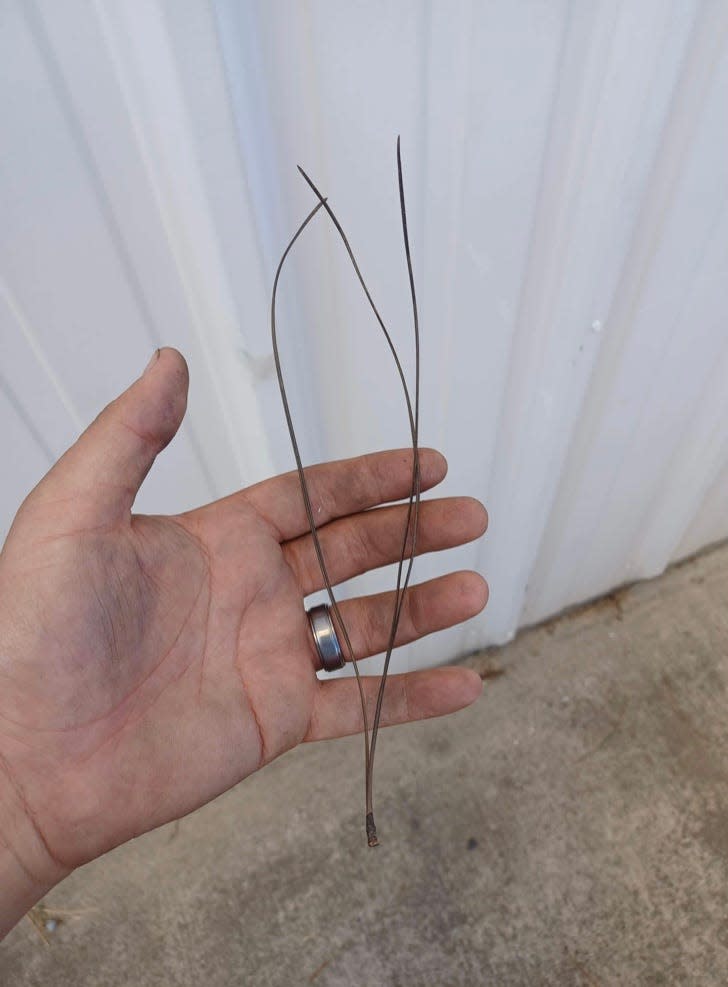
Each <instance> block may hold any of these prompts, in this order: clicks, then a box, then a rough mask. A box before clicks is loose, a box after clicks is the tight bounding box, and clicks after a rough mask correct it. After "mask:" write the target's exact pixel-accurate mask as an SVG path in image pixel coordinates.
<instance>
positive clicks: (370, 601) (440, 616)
mask: <svg viewBox="0 0 728 987" xmlns="http://www.w3.org/2000/svg"><path fill="white" fill-rule="evenodd" d="M395 599H396V593H395V591H394V590H390V591H388V592H386V593H376V594H374V595H373V596H359V597H356V598H355V599H351V600H343V601H342V602H341V603H339V610H340V612H341V616H342V619H343V621H344V623H345V625H346V630H347V632H348V634H349V640H350V641H351V646H352V648H353V651H354V657H355V658H356V660H357V661H358V660H359V659H361V658H369V657H370V656H371V655H378V654H381V653H382V652H384V651H386V650H387V646H388V644H389V636H390V633H391V629H392V616H393V613H394V606H395ZM487 601H488V584H487V583H486V581H485V580H484V579H483V577H482V576H481V575H479V573H477V572H451V573H448V574H447V575H446V576H439V577H438V578H437V579H430V580H428V581H427V582H425V583H419V584H418V585H416V586H411V587H409V588H408V589H407V592H406V593H405V598H404V603H403V605H402V612H401V615H400V621H399V626H398V628H397V638H396V641H395V647H399V646H400V645H402V644H408V643H409V642H410V641H417V640H419V638H421V637H425V636H426V635H427V634H433V633H434V632H435V631H441V630H444V629H445V628H446V627H452V626H453V625H454V624H459V623H460V622H461V621H463V620H467V619H468V618H469V617H474V616H475V615H476V614H478V613H480V611H481V610H482V609H483V607H484V606H485V604H486V603H487ZM332 619H333V620H334V625H335V626H336V620H335V618H334V617H333V614H332ZM337 632H338V636H339V639H340V642H341V647H342V651H343V652H344V654H345V656H346V658H347V660H348V658H349V656H348V655H346V647H345V644H344V639H343V635H342V634H341V632H340V631H339V629H338V628H337ZM310 640H311V655H312V659H313V663H314V667H315V668H316V670H319V669H320V668H321V659H320V658H319V656H318V652H317V651H316V647H315V645H314V643H313V636H311V639H310Z"/></svg>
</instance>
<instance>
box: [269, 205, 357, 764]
mask: <svg viewBox="0 0 728 987" xmlns="http://www.w3.org/2000/svg"><path fill="white" fill-rule="evenodd" d="M323 205H325V202H319V203H318V204H317V205H316V206H315V207H314V208H313V209H312V210H311V212H310V213H309V214H308V216H306V218H305V219H304V221H303V222H302V223H301V225H300V226H299V227H298V229H297V230H296V232H295V234H294V235H293V237H292V238H291V240H290V242H289V244H288V246H287V247H286V249H285V250H284V251H283V256H282V257H281V259H280V261H279V262H278V268H277V270H276V276H275V278H274V280H273V294H272V298H271V306H270V329H271V339H272V343H273V357H274V359H275V364H276V375H277V377H278V387H279V388H280V392H281V400H282V402H283V411H284V412H285V416H286V423H287V425H288V434H289V435H290V438H291V445H292V446H293V455H294V456H295V459H296V469H297V470H298V478H299V481H300V484H301V492H302V494H303V502H304V505H305V508H306V515H307V517H308V524H309V527H310V529H311V537H312V539H313V544H314V549H315V551H316V557H317V558H318V563H319V568H320V569H321V575H322V576H323V578H324V583H325V584H326V591H327V593H328V596H329V601H330V603H331V609H332V610H333V612H334V615H335V617H336V620H337V622H338V624H339V626H340V629H341V632H342V634H343V637H344V643H345V645H346V650H347V651H348V654H349V660H350V661H351V663H352V665H353V667H354V674H355V675H356V680H357V683H358V685H359V698H360V699H361V708H362V716H363V719H364V769H365V772H366V777H367V778H368V777H369V721H368V718H367V707H366V699H365V696H364V687H363V685H362V682H361V676H360V675H359V667H358V665H357V662H356V659H355V657H354V649H353V648H352V646H351V640H350V639H349V634H348V632H347V630H346V625H345V624H344V621H343V620H342V618H341V613H340V612H339V605H338V603H337V602H336V597H335V596H334V590H333V587H332V585H331V579H330V578H329V573H328V570H327V568H326V560H325V558H324V553H323V549H322V547H321V541H320V540H319V536H318V529H317V528H316V520H315V518H314V511H313V507H312V505H311V496H310V493H309V489H308V483H307V481H306V473H305V470H304V468H303V461H302V460H301V452H300V450H299V447H298V441H297V439H296V431H295V429H294V427H293V418H292V416H291V409H290V406H289V404H288V396H287V395H286V387H285V384H284V381H283V371H282V369H281V359H280V354H279V352H278V336H277V330H276V296H277V293H278V281H279V279H280V276H281V271H282V269H283V265H284V263H285V261H286V258H287V257H288V254H289V253H290V252H291V249H292V248H293V245H294V243H295V242H296V240H297V239H298V238H299V236H300V235H301V234H302V233H303V231H304V230H305V229H306V227H307V226H308V224H309V223H310V222H311V220H312V219H313V218H314V216H315V215H316V213H317V212H318V211H319V209H321V207H322V206H323Z"/></svg>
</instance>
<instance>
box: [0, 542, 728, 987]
mask: <svg viewBox="0 0 728 987" xmlns="http://www.w3.org/2000/svg"><path fill="white" fill-rule="evenodd" d="M727 652H728V548H726V547H723V548H720V549H717V550H715V551H713V552H710V553H708V554H706V555H704V556H703V557H701V558H699V559H697V560H694V561H692V562H690V563H687V564H685V565H682V566H680V567H678V568H676V569H673V570H672V571H670V572H669V573H668V574H667V575H665V576H664V577H663V578H661V579H659V580H656V581H654V582H652V583H649V584H643V585H639V586H637V587H634V588H632V589H629V590H626V591H623V592H619V593H618V594H615V595H614V596H612V597H610V598H608V599H606V600H604V601H601V602H600V603H598V604H596V605H593V606H591V607H588V608H585V609H583V610H581V611H578V612H576V613H573V614H571V615H567V616H565V617H562V618H560V619H558V620H556V621H554V622H552V623H551V624H549V625H546V626H543V627H541V628H538V629H536V630H532V631H529V632H527V633H525V634H523V635H521V636H520V637H519V638H518V639H517V640H516V641H515V642H514V643H513V644H511V645H509V646H508V647H506V648H503V649H501V650H496V651H491V652H488V653H486V654H484V655H481V656H478V657H475V658H472V659H470V661H469V663H470V664H471V665H473V666H474V667H476V668H478V669H479V670H480V671H481V672H482V674H483V675H484V677H485V678H486V689H485V694H484V696H483V698H482V700H480V701H479V703H477V704H476V706H475V707H474V708H471V709H470V710H467V711H465V712H463V713H460V714H458V715H457V716H455V717H452V718H450V719H447V720H442V721H431V722H427V723H423V724H418V725H416V726H414V727H409V728H398V729H396V730H390V731H388V732H387V733H386V734H384V735H383V737H382V738H381V740H380V747H379V762H378V779H377V791H378V804H379V811H378V824H379V829H380V834H381V837H382V839H383V845H382V846H381V847H380V848H379V849H378V850H376V851H371V850H368V849H367V848H366V846H365V843H364V840H363V835H362V818H361V816H362V810H361V799H362V792H361V789H362V754H361V742H360V740H359V738H352V739H350V740H347V741H343V742H340V743H338V744H336V745H333V744H321V745H318V746H310V747H306V748H303V749H300V750H298V751H295V752H294V753H292V754H290V755H288V756H286V757H284V758H282V759H281V760H280V761H278V762H277V763H276V764H274V765H273V766H271V767H270V768H268V769H266V770H265V771H264V772H262V773H261V774H260V775H258V776H256V777H253V778H251V779H249V780H248V781H246V782H244V783H243V784H242V785H240V786H239V787H238V788H237V789H236V790H235V791H232V792H230V793H229V794H227V795H226V796H224V797H222V798H221V799H219V800H217V801H216V802H215V803H213V804H212V805H209V806H207V807H206V808H204V809H202V810H201V811H199V812H197V813H195V814H194V815H192V816H190V817H188V818H187V819H185V820H183V821H182V822H181V823H180V824H179V826H178V827H176V828H175V827H172V826H170V827H165V828H164V829H162V830H159V831H157V832H156V833H152V834H149V835H148V836H145V837H143V838H141V839H139V840H137V841H136V842H135V843H133V844H131V845H128V846H125V847H123V848H121V849H120V850H117V851H115V852H114V853H112V854H110V855H109V856H108V857H106V858H105V859H102V860H98V861H96V862H95V863H94V864H92V865H90V866H88V867H86V868H84V869H83V870H82V871H80V872H79V873H77V874H75V875H74V876H73V877H72V878H70V879H69V880H67V881H66V882H65V883H64V884H62V885H61V886H60V887H58V888H56V889H55V890H54V891H53V892H52V893H51V894H50V895H49V896H48V898H47V899H46V901H45V905H46V907H47V908H49V909H51V910H57V911H58V912H59V914H58V915H57V919H58V923H59V924H58V926H57V928H56V929H55V931H54V932H52V933H48V934H47V938H48V940H49V945H45V944H44V943H43V941H42V940H41V938H40V936H39V935H38V933H37V932H36V931H35V929H34V928H33V926H32V925H31V923H30V921H29V920H24V921H23V922H22V923H21V925H20V926H18V927H17V928H16V929H15V930H14V931H13V933H11V935H10V936H9V937H8V939H7V941H6V943H5V944H4V945H3V946H1V947H0V983H2V985H8V987H31V985H33V987H61V985H62V987H122V985H123V987H158V985H159V987H174V985H205V987H230V985H262V987H269V985H270V987H274V985H275V987H278V985H287V987H290V985H297V984H303V985H307V984H316V985H317V987H359V985H366V987H372V985H375V987H376V985H407V987H417V985H428V987H432V985H467V987H474V985H481V984H487V985H494V987H534V985H551V984H553V985H559V987H569V985H581V987H608V985H620V987H623V985H657V984H669V985H681V987H682V985H688V984H699V985H701V987H710V985H714V984H715V985H718V984H720V985H725V984H726V983H728V690H727V686H728V654H727ZM61 910H62V911H61ZM66 912H68V914H66ZM74 913H75V914H74ZM49 914H51V913H50V912H49Z"/></svg>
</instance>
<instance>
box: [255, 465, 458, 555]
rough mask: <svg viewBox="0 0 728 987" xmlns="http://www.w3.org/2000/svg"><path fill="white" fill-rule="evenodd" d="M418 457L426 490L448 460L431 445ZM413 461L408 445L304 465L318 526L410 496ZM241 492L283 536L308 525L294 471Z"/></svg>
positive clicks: (422, 487) (442, 475) (422, 486)
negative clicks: (315, 464)
mask: <svg viewBox="0 0 728 987" xmlns="http://www.w3.org/2000/svg"><path fill="white" fill-rule="evenodd" d="M419 456H420V490H422V491H424V490H429V489H430V488H431V487H434V486H435V485H436V484H438V483H440V481H441V480H443V479H444V478H445V474H446V473H447V461H446V460H445V457H444V456H443V455H442V454H441V453H439V452H437V450H435V449H420V450H419ZM412 460H413V453H412V450H411V449H389V450H387V451H386V452H373V453H369V454H368V455H366V456H356V457H355V458H354V459H339V460H337V461H335V462H332V463H321V464H320V465H318V466H309V467H307V468H306V470H305V473H306V482H307V484H308V489H309V494H310V497H311V506H312V507H313V516H314V519H315V521H316V527H317V528H318V527H319V526H320V525H323V524H326V523H327V522H328V521H332V520H333V519H334V518H338V517H345V516H346V515H347V514H356V513H358V512H359V511H364V510H367V509H368V508H370V507H377V506H378V505H379V504H387V503H389V502H390V501H394V500H403V499H404V498H405V497H409V494H410V491H411V489H412ZM243 496H244V497H245V500H246V501H247V502H248V503H249V504H250V505H251V506H252V507H253V508H254V509H255V511H256V512H257V513H258V514H259V515H260V516H261V517H262V518H263V519H264V520H265V521H267V522H268V523H269V524H270V525H271V526H272V527H273V528H274V529H275V530H276V532H277V534H278V537H279V538H280V540H281V541H287V540H288V539H289V538H297V537H298V536H299V535H301V534H303V533H304V532H306V531H308V530H309V524H308V516H307V515H306V508H305V507H304V503H303V497H302V495H301V484H300V480H299V477H298V472H297V471H296V470H294V471H293V472H291V473H284V474H283V475H282V476H275V477H272V478H271V479H270V480H263V481H262V483H256V484H255V485H254V486H252V487H248V489H247V490H245V491H243Z"/></svg>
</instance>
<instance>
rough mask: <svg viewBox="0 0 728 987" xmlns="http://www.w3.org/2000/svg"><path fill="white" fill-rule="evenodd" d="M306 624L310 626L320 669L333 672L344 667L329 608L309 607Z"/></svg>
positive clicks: (324, 606)
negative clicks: (319, 660) (319, 661)
mask: <svg viewBox="0 0 728 987" xmlns="http://www.w3.org/2000/svg"><path fill="white" fill-rule="evenodd" d="M306 616H307V617H308V622H309V623H310V625H311V633H312V634H313V643H314V644H315V645H316V651H318V656H319V658H320V659H321V667H322V668H323V670H324V671H325V672H335V671H336V669H337V668H343V667H344V665H345V661H344V654H343V652H342V650H341V645H340V644H339V639H338V637H337V636H336V628H335V627H334V622H333V620H332V619H331V614H330V613H329V607H328V606H327V605H326V604H325V603H322V604H321V605H320V606H318V607H311V609H310V610H307V611H306Z"/></svg>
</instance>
